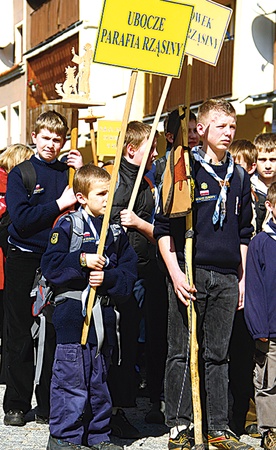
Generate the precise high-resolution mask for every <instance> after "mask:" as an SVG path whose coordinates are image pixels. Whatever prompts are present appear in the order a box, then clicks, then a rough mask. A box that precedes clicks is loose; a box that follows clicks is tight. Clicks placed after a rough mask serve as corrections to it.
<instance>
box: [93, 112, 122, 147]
mask: <svg viewBox="0 0 276 450" xmlns="http://www.w3.org/2000/svg"><path fill="white" fill-rule="evenodd" d="M120 130H121V122H120V121H119V120H98V133H97V154H98V156H115V155H116V149H117V140H118V136H119V132H120Z"/></svg>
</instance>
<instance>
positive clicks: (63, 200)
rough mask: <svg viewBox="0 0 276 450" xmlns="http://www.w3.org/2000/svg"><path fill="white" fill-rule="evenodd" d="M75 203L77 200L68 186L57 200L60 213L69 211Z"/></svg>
mask: <svg viewBox="0 0 276 450" xmlns="http://www.w3.org/2000/svg"><path fill="white" fill-rule="evenodd" d="M76 203H77V199H76V197H75V194H74V192H73V189H72V188H69V186H66V188H65V189H64V191H63V192H62V194H61V196H60V197H59V198H58V199H57V204H58V207H59V209H60V211H63V210H64V209H69V208H71V207H72V208H73V206H74V205H75V204H76Z"/></svg>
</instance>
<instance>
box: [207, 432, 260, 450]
mask: <svg viewBox="0 0 276 450" xmlns="http://www.w3.org/2000/svg"><path fill="white" fill-rule="evenodd" d="M206 437H207V441H208V447H209V449H210V448H215V449H216V448H219V449H224V450H254V447H251V445H247V444H245V443H244V442H241V441H239V439H238V438H237V436H236V435H235V434H234V433H233V432H232V431H230V430H225V431H220V430H219V431H215V430H211V431H208V434H207V436H206Z"/></svg>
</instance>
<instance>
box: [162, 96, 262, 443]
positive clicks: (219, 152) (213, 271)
mask: <svg viewBox="0 0 276 450" xmlns="http://www.w3.org/2000/svg"><path fill="white" fill-rule="evenodd" d="M235 130H236V113H235V110H234V108H233V106H232V105H231V104H230V103H229V102H227V101H225V100H223V99H221V100H212V99H211V100H208V101H206V102H204V103H203V104H202V105H201V107H200V108H199V112H198V124H197V131H198V134H199V136H200V138H201V139H202V142H203V145H202V146H197V147H194V148H193V149H192V156H193V170H192V173H193V177H194V183H195V189H194V202H193V228H194V261H193V262H194V267H195V273H194V279H195V287H194V286H191V285H190V282H189V280H188V279H187V276H186V274H185V269H184V267H185V229H186V227H185V216H184V217H180V218H169V217H165V216H164V215H163V214H158V215H157V216H156V220H155V229H154V235H155V237H156V238H157V239H158V245H159V248H160V252H161V255H162V257H163V259H164V261H165V263H166V266H167V269H168V273H169V280H168V281H169V286H168V295H169V313H168V356H167V363H166V374H165V405H166V411H165V412H166V424H167V425H168V426H169V427H170V428H171V430H170V438H169V444H168V448H169V449H171V450H173V449H174V450H182V449H190V448H191V442H190V435H189V431H190V425H191V421H192V401H191V386H190V382H189V381H190V377H189V375H190V374H189V362H188V350H187V349H188V342H189V326H188V319H187V306H188V305H189V300H193V301H195V308H196V311H197V317H198V323H199V328H198V329H199V335H200V340H199V345H200V350H201V352H200V355H201V357H202V368H203V370H202V374H201V375H202V380H204V381H205V392H204V395H202V397H203V399H204V404H203V406H204V408H203V418H204V431H205V435H206V440H207V441H208V444H209V445H214V446H215V447H217V448H219V449H226V448H227V449H228V450H249V448H251V447H249V446H247V445H246V444H243V443H241V442H240V441H239V440H238V439H237V437H236V436H235V435H234V433H232V431H231V430H230V429H229V423H228V349H229V342H230V337H231V332H232V325H233V320H234V316H235V312H236V309H237V307H238V308H239V309H240V308H242V307H243V292H244V289H243V285H244V264H245V257H246V251H247V245H248V243H249V241H250V238H251V234H252V229H253V227H252V226H251V219H252V209H251V198H250V180H249V176H248V175H247V174H246V173H244V180H243V183H241V178H240V174H239V171H238V170H237V169H236V167H235V165H234V161H233V159H232V156H231V155H230V154H229V152H228V151H227V150H228V147H229V145H230V144H231V142H232V140H233V138H234V135H235ZM185 370H187V371H188V372H187V375H186V378H185V380H184V378H183V374H184V373H185ZM202 386H204V383H203V384H202ZM202 394H203V392H202Z"/></svg>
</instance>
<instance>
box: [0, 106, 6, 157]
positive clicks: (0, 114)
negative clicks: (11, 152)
mask: <svg viewBox="0 0 276 450" xmlns="http://www.w3.org/2000/svg"><path fill="white" fill-rule="evenodd" d="M0 130H1V133H0V150H4V149H5V148H6V147H7V145H8V120H7V108H1V109H0Z"/></svg>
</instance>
